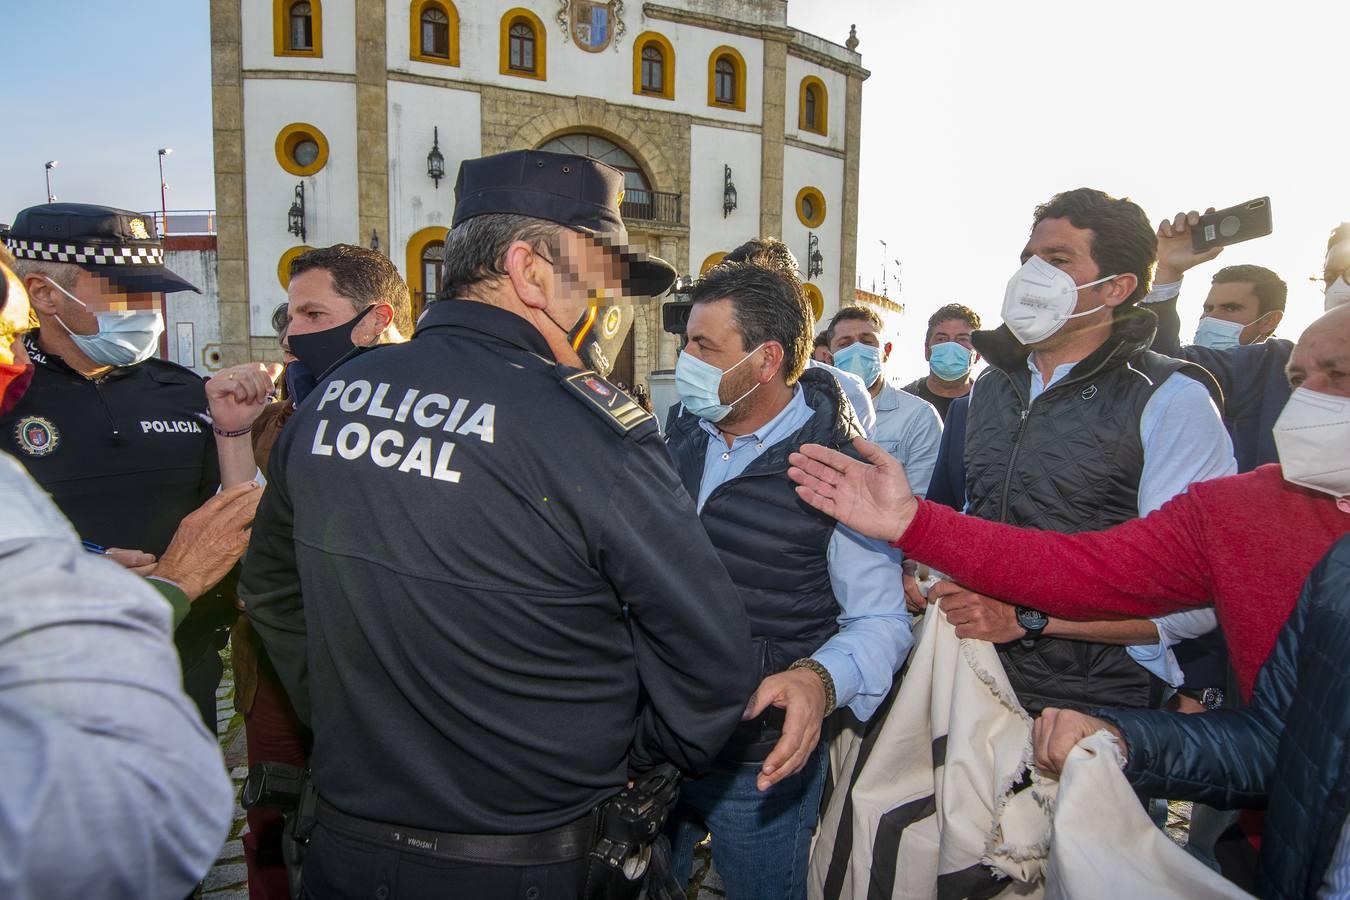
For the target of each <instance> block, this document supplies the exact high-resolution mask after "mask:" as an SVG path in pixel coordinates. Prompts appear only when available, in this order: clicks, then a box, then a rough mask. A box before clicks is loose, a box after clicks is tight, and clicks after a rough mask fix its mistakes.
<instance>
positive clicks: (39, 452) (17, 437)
mask: <svg viewBox="0 0 1350 900" xmlns="http://www.w3.org/2000/svg"><path fill="white" fill-rule="evenodd" d="M14 441H15V443H17V444H18V445H19V449H20V450H22V451H23V452H24V453H26V454H28V455H29V456H47V455H48V454H50V453H51V452H52V451H53V450H55V449H56V448H57V446H58V445H59V444H60V443H61V432H59V431H57V430H56V426H55V425H53V424H52V423H51V421H50V420H49V419H44V418H42V417H41V416H24V417H23V418H22V419H20V420H19V421H18V422H17V423H16V424H15V425H14Z"/></svg>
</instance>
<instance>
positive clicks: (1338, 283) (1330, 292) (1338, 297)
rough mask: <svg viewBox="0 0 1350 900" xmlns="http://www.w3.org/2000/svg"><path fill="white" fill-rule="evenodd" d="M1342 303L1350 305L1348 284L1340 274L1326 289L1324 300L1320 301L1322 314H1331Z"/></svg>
mask: <svg viewBox="0 0 1350 900" xmlns="http://www.w3.org/2000/svg"><path fill="white" fill-rule="evenodd" d="M1342 303H1350V283H1347V282H1346V280H1345V275H1344V274H1342V275H1341V277H1340V278H1337V279H1336V280H1335V281H1333V282H1332V283H1331V285H1330V286H1329V287H1328V288H1327V292H1326V298H1325V299H1324V300H1323V301H1322V312H1331V311H1332V310H1333V309H1335V308H1336V307H1338V306H1340V305H1341V304H1342Z"/></svg>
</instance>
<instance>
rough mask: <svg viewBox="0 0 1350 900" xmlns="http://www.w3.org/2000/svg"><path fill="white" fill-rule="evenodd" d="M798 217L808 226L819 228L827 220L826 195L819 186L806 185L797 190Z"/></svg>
mask: <svg viewBox="0 0 1350 900" xmlns="http://www.w3.org/2000/svg"><path fill="white" fill-rule="evenodd" d="M797 218H799V219H801V220H802V224H803V225H805V226H806V227H807V228H819V227H820V225H821V223H822V222H824V221H825V195H824V194H822V193H821V192H820V189H819V188H813V187H804V188H802V189H801V190H800V191H798V192H797Z"/></svg>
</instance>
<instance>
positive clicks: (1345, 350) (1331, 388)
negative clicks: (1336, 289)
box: [1286, 304, 1350, 397]
mask: <svg viewBox="0 0 1350 900" xmlns="http://www.w3.org/2000/svg"><path fill="white" fill-rule="evenodd" d="M1286 373H1287V374H1288V376H1289V385H1290V387H1305V388H1307V389H1308V390H1310V391H1317V392H1318V393H1319V394H1331V395H1333V396H1336V397H1350V304H1346V305H1344V306H1338V307H1335V308H1334V309H1332V310H1331V311H1330V312H1328V313H1326V314H1325V315H1323V316H1322V317H1321V318H1320V319H1318V320H1317V321H1316V322H1313V323H1312V324H1311V325H1309V326H1308V328H1307V330H1306V331H1304V332H1303V335H1302V336H1301V337H1299V339H1298V343H1297V344H1296V345H1294V352H1293V353H1291V354H1290V356H1289V367H1288V369H1286Z"/></svg>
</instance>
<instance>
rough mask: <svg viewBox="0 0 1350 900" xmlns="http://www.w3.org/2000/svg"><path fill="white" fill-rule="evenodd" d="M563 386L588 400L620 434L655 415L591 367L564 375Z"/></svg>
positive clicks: (588, 403)
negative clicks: (592, 370) (591, 369)
mask: <svg viewBox="0 0 1350 900" xmlns="http://www.w3.org/2000/svg"><path fill="white" fill-rule="evenodd" d="M562 386H563V387H564V388H566V389H567V391H568V393H570V394H572V395H574V396H576V397H580V398H581V399H582V400H583V401H585V404H586V405H587V406H588V407H590V408H591V409H592V410H593V411H594V412H595V413H596V414H598V415H599V416H600V417H601V418H602V419H604V420H605V421H606V422H608V423H609V425H610V427H611V428H613V429H614V430H615V431H617V432H618V433H619V434H628V432H630V431H632V430H633V429H634V428H637V427H638V426H639V425H641V424H642V423H643V422H647V421H650V420H651V418H652V415H651V413H649V412H647V411H646V410H645V409H643V408H642V407H641V406H638V405H637V403H636V402H634V400H633V398H632V397H629V396H628V395H627V394H625V393H624V392H623V391H621V390H619V389H618V388H616V387H615V386H614V385H612V384H610V383H609V382H608V381H606V380H605V379H603V378H601V377H600V376H599V375H597V374H595V373H594V372H591V371H589V370H587V371H583V372H574V373H572V374H571V375H567V376H564V377H563V379H562Z"/></svg>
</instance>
